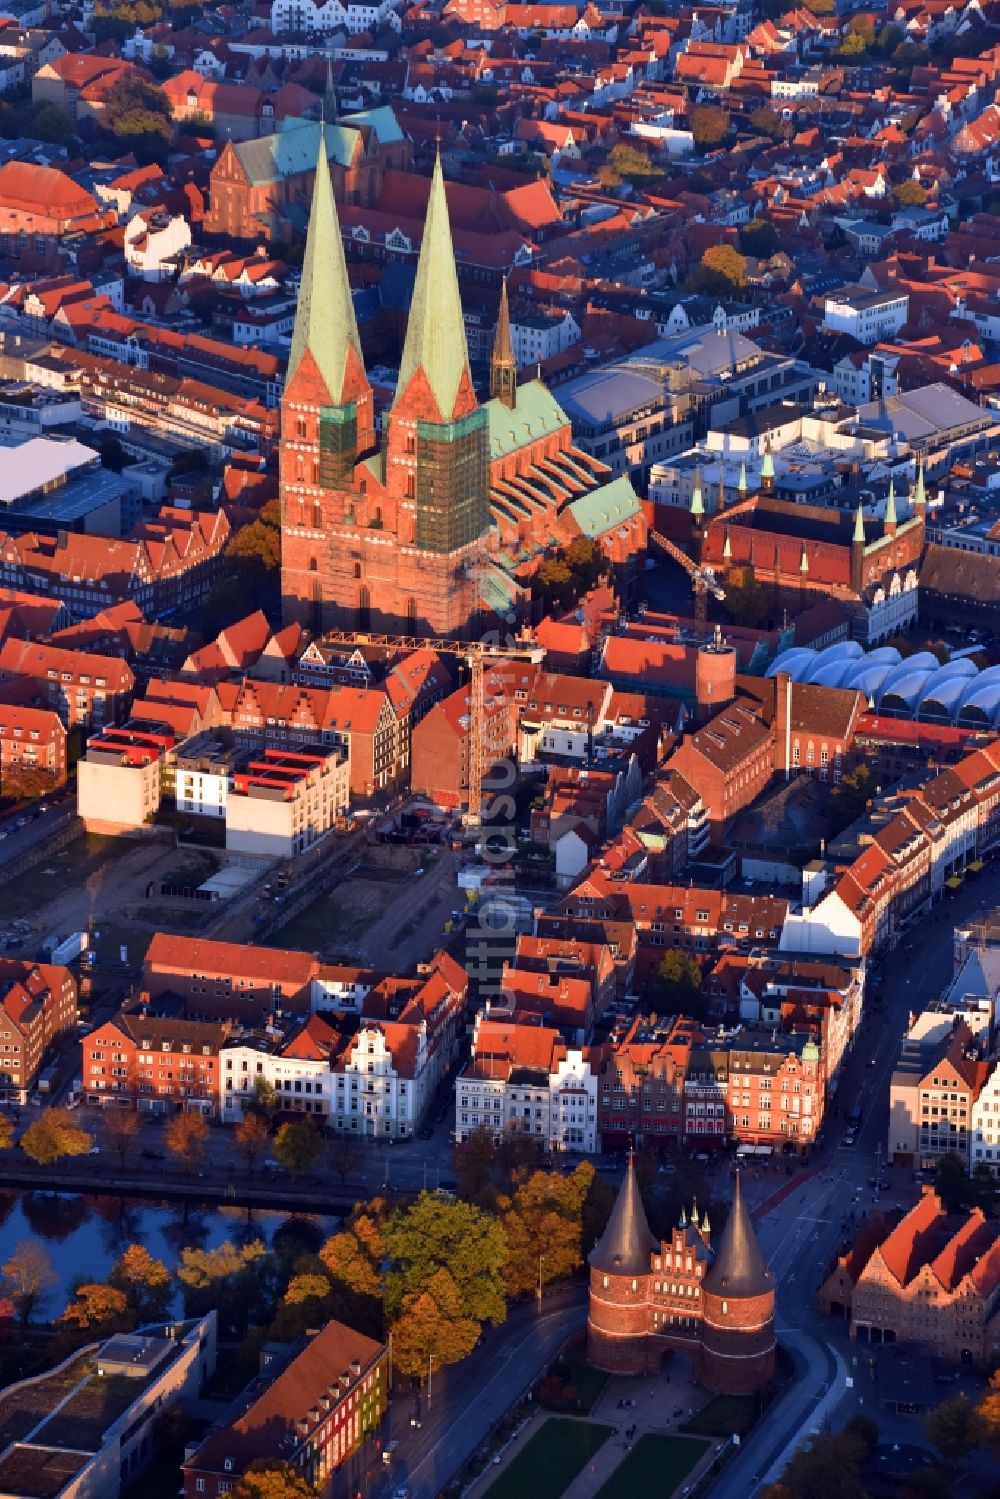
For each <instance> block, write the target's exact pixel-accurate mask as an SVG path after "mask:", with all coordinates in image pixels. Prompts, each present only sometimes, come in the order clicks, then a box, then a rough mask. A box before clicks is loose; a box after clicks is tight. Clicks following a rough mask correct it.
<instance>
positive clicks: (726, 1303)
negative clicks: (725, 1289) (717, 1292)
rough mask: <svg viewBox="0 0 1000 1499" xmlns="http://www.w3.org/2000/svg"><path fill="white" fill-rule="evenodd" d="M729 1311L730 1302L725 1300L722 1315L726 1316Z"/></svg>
mask: <svg viewBox="0 0 1000 1499" xmlns="http://www.w3.org/2000/svg"><path fill="white" fill-rule="evenodd" d="M728 1311H729V1302H728V1301H724V1302H723V1303H722V1315H723V1316H725V1315H726V1313H727V1312H728Z"/></svg>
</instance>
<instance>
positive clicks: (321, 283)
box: [288, 128, 361, 405]
mask: <svg viewBox="0 0 1000 1499" xmlns="http://www.w3.org/2000/svg"><path fill="white" fill-rule="evenodd" d="M349 348H351V349H353V350H354V352H355V353H356V354H357V356H358V359H359V360H360V359H361V340H360V339H359V338H358V325H357V322H356V321H355V318H354V303H353V302H352V301H351V286H350V282H349V281H348V279H347V262H346V261H345V259H344V242H343V240H342V239H341V237H340V225H339V223H338V222H337V210H336V207H335V205H334V201H333V184H332V183H331V181H330V164H329V162H328V160H327V155H326V132H325V130H323V129H322V128H321V129H320V136H319V155H318V157H317V160H316V181H315V184H314V186H313V196H312V207H311V209H310V211H309V231H308V234H307V236H306V253H305V258H304V259H303V261H302V283H301V285H300V287H299V305H298V307H297V309H296V312H295V330H294V332H293V333H292V347H291V352H290V353H289V356H288V379H289V380H290V379H291V378H292V375H293V374H294V373H295V370H296V369H297V368H298V365H299V361H300V360H301V358H302V356H303V354H304V353H305V352H306V350H307V349H308V350H309V352H310V354H311V355H312V357H313V358H314V359H315V361H316V364H317V366H318V368H319V372H320V374H321V375H322V376H323V379H324V381H325V382H326V387H327V390H328V391H329V392H330V400H331V402H332V403H333V404H334V405H338V404H339V403H340V398H341V394H342V392H343V389H344V372H345V370H346V368H347V351H348V349H349Z"/></svg>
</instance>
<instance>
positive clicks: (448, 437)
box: [281, 152, 646, 635]
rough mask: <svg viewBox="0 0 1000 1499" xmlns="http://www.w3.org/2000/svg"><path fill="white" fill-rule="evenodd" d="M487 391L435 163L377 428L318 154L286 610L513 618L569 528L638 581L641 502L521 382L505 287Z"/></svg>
mask: <svg viewBox="0 0 1000 1499" xmlns="http://www.w3.org/2000/svg"><path fill="white" fill-rule="evenodd" d="M491 386H492V390H493V397H492V398H491V399H490V400H489V401H487V402H485V403H484V404H480V403H479V401H478V400H477V397H476V393H475V391H474V389H473V385H472V377H471V375H470V372H469V360H468V351H467V347H466V340H465V327H464V322H463V316H462V302H461V297H460V294H459V284H458V276H457V272H456V264H455V255H454V249H453V245H452V237H451V227H450V223H449V218H448V205H447V201H446V198H445V188H444V177H443V175H442V172H441V166H440V162H437V163H436V165H435V169H434V176H433V179H432V182H431V188H430V196H429V199H428V206H427V218H426V222H425V226H424V234H423V239H422V241H421V247H420V255H419V259H418V262H417V270H416V280H415V283H414V288H413V298H412V302H411V305H410V313H409V319H408V322H407V330H406V339H405V343H404V346H403V355H402V360H401V364H400V371H399V379H398V382H397V385H396V391H395V396H394V399H393V403H392V406H391V408H390V410H389V411H388V412H387V413H386V414H385V416H384V419H383V420H382V422H381V424H380V428H378V427H377V424H376V418H375V407H374V397H373V393H372V389H371V386H370V384H369V382H368V377H367V374H366V372H365V368H364V363H363V360H362V355H361V343H360V339H359V336H358V329H357V324H356V320H355V316H354V306H353V302H352V300H351V288H350V285H349V282H348V279H347V264H346V260H345V256H344V246H343V240H342V238H341V231H340V226H339V223H338V218H337V210H336V206H335V203H334V196H333V191H332V188H331V184H330V173H329V170H328V167H327V163H326V157H325V154H324V153H323V152H320V155H319V160H318V163H317V169H316V175H315V186H314V192H313V202H312V210H311V214H310V220H309V233H308V238H307V241H306V253H305V259H304V262H303V270H302V285H301V291H300V295H299V303H298V310H297V314H296V321H295V331H294V334H293V338H292V346H291V351H290V355H289V362H288V379H287V382H286V385H285V391H284V396H283V400H282V438H281V509H282V598H283V606H284V613H285V618H286V621H288V622H291V621H295V622H297V623H299V624H302V625H304V626H307V627H309V628H311V629H313V630H314V631H317V632H318V631H322V630H323V629H327V628H331V627H339V628H347V629H360V630H365V629H368V628H374V629H387V630H399V629H405V630H406V631H407V632H408V633H415V632H431V633H434V634H438V635H456V634H458V635H460V634H463V633H467V632H468V631H469V630H474V629H476V628H477V627H479V626H480V625H481V624H485V623H486V622H487V621H489V620H491V619H497V618H499V619H503V620H508V621H509V620H510V619H512V618H516V617H517V616H518V615H523V614H525V613H526V612H527V607H528V595H529V590H530V585H531V579H532V577H533V575H534V573H535V571H536V570H537V568H538V567H539V565H540V564H541V562H542V561H544V559H545V557H546V556H549V555H551V554H552V553H553V552H554V551H555V550H557V549H558V548H560V547H564V546H566V545H568V544H570V543H571V542H573V541H574V540H577V539H578V538H581V537H586V538H587V539H589V540H590V541H592V542H594V543H595V545H597V546H598V547H600V549H601V550H602V552H603V553H604V556H605V558H606V559H607V563H608V566H609V568H610V569H611V570H612V571H613V572H614V574H615V577H616V582H617V584H618V588H619V591H620V592H621V593H622V594H623V595H624V596H626V597H627V596H628V595H629V594H630V593H631V592H632V591H633V590H634V587H635V584H636V581H637V579H638V576H639V573H640V569H641V564H642V558H643V556H644V553H645V548H646V522H645V518H644V516H643V512H642V509H641V506H640V504H639V500H638V497H637V496H636V494H635V491H634V490H633V488H632V485H631V483H630V482H629V480H628V479H627V478H618V479H613V478H612V476H611V471H610V469H609V468H608V467H607V465H606V464H604V463H601V462H600V461H599V460H597V459H595V458H592V457H591V456H590V455H589V454H586V453H583V452H581V451H580V450H579V449H578V448H577V447H576V446H575V445H574V443H573V434H572V428H571V426H570V422H569V419H568V418H567V416H566V414H565V412H563V411H562V409H561V408H560V407H559V405H558V404H557V402H556V401H555V400H554V399H553V397H552V396H551V395H550V393H549V392H548V390H546V388H545V386H544V385H542V383H541V382H540V381H538V380H533V381H528V382H527V383H526V384H524V385H521V386H518V385H517V382H516V369H515V365H514V358H513V352H512V349H511V344H510V328H509V318H508V314H507V305H506V297H504V298H503V300H502V302H501V308H500V319H499V323H498V328H497V338H496V345H495V350H494V359H493V366H492V379H491Z"/></svg>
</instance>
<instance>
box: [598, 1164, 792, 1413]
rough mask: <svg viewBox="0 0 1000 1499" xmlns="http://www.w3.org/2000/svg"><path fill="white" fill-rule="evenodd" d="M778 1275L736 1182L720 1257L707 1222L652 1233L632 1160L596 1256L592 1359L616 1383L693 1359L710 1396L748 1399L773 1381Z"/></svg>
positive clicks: (693, 1215) (684, 1220)
mask: <svg viewBox="0 0 1000 1499" xmlns="http://www.w3.org/2000/svg"><path fill="white" fill-rule="evenodd" d="M776 1350H777V1341H776V1338H775V1332H774V1276H773V1274H772V1272H771V1271H770V1270H769V1269H768V1267H767V1265H766V1264H765V1263H764V1258H763V1256H762V1254H761V1252H760V1246H759V1245H758V1243H757V1236H756V1234H755V1233H754V1229H753V1224H752V1223H751V1221H750V1214H749V1212H748V1210H747V1206H746V1203H745V1202H744V1201H743V1193H742V1190H741V1188H740V1178H739V1174H738V1173H737V1176H736V1186H735V1190H734V1193H733V1204H732V1207H731V1208H730V1210H729V1217H728V1218H727V1220H726V1226H725V1229H724V1230H723V1233H722V1238H721V1240H720V1242H719V1247H718V1249H717V1250H714V1249H713V1247H712V1240H711V1228H710V1226H709V1223H708V1219H707V1217H706V1218H702V1219H699V1216H698V1213H697V1210H696V1209H692V1213H691V1220H690V1222H689V1221H688V1220H687V1217H686V1215H685V1214H683V1213H682V1214H681V1221H680V1223H679V1224H678V1225H677V1227H676V1228H675V1229H674V1230H673V1233H672V1234H671V1237H670V1238H669V1239H665V1240H663V1241H662V1242H659V1241H657V1239H656V1238H655V1237H654V1235H653V1234H652V1233H651V1232H650V1228H649V1224H648V1222H647V1221H646V1214H645V1211H644V1210H643V1206H642V1199H641V1197H640V1195H639V1187H638V1183H637V1181H636V1176H635V1166H634V1164H633V1162H632V1159H631V1157H630V1158H629V1164H628V1170H627V1172H626V1175H625V1181H624V1183H623V1184H622V1188H621V1191H620V1192H619V1194H618V1199H617V1201H616V1203H615V1206H614V1209H613V1210H612V1213H611V1217H610V1219H609V1220H608V1226H607V1228H606V1229H605V1230H604V1234H603V1236H602V1237H601V1239H600V1242H599V1243H598V1244H597V1245H596V1246H595V1247H594V1248H593V1249H592V1250H591V1252H590V1295H589V1300H588V1308H587V1358H588V1360H589V1361H590V1363H592V1364H594V1365H595V1366H596V1367H597V1368H599V1369H607V1370H608V1371H609V1372H610V1373H613V1374H645V1373H652V1372H654V1371H656V1370H658V1369H659V1367H660V1364H661V1362H662V1360H663V1358H664V1356H665V1355H666V1354H668V1353H674V1352H678V1353H686V1354H687V1355H688V1357H689V1358H690V1359H691V1362H692V1366H693V1369H694V1373H695V1378H696V1379H698V1381H699V1382H700V1383H701V1384H703V1385H705V1386H706V1387H707V1388H708V1389H710V1390H718V1391H720V1392H722V1393H724V1394H729V1395H740V1394H750V1393H753V1392H755V1391H757V1390H762V1389H764V1388H765V1387H766V1386H767V1385H768V1384H769V1383H770V1382H771V1380H772V1379H773V1377H774V1370H775V1356H776Z"/></svg>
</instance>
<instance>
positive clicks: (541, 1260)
mask: <svg viewBox="0 0 1000 1499" xmlns="http://www.w3.org/2000/svg"><path fill="white" fill-rule="evenodd" d="M544 1264H545V1256H544V1254H540V1255H539V1256H538V1305H539V1306H541V1304H542V1266H543V1265H544Z"/></svg>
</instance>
